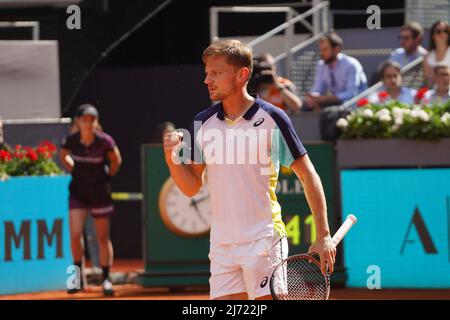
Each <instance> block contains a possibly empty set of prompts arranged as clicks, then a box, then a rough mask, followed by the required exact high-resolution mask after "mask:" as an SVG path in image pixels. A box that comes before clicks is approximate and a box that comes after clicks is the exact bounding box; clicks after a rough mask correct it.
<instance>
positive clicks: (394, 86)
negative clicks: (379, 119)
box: [369, 60, 417, 104]
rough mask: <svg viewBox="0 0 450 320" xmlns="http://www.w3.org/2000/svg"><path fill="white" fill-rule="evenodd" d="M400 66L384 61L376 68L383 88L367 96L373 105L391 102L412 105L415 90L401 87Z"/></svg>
mask: <svg viewBox="0 0 450 320" xmlns="http://www.w3.org/2000/svg"><path fill="white" fill-rule="evenodd" d="M400 70H401V66H400V65H399V64H398V63H397V62H394V61H389V60H388V61H385V62H383V63H382V64H381V65H380V67H379V68H378V74H379V77H380V80H381V81H383V86H382V87H381V88H380V90H379V91H378V92H376V93H374V94H372V95H370V96H369V102H370V103H373V104H385V103H388V102H392V101H398V102H402V103H408V104H413V103H414V97H415V95H416V92H417V91H416V90H414V89H410V88H407V87H402V74H401V72H400Z"/></svg>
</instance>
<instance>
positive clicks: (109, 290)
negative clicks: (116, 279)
mask: <svg viewBox="0 0 450 320" xmlns="http://www.w3.org/2000/svg"><path fill="white" fill-rule="evenodd" d="M102 287H103V294H104V295H105V296H112V295H114V290H113V286H112V283H111V281H109V280H105V281H103V283H102Z"/></svg>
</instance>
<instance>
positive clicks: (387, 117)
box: [378, 114, 392, 122]
mask: <svg viewBox="0 0 450 320" xmlns="http://www.w3.org/2000/svg"><path fill="white" fill-rule="evenodd" d="M378 119H380V121H381V122H390V121H391V120H392V118H391V116H390V115H389V114H381V115H379V116H378Z"/></svg>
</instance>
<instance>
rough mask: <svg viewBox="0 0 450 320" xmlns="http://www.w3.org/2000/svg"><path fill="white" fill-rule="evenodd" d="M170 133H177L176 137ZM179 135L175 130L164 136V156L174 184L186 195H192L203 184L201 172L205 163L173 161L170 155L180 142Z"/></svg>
mask: <svg viewBox="0 0 450 320" xmlns="http://www.w3.org/2000/svg"><path fill="white" fill-rule="evenodd" d="M172 135H177V139H172ZM180 137H181V135H180V133H175V132H169V133H167V134H166V135H165V136H164V141H163V143H164V157H165V159H166V163H167V166H168V167H169V171H170V175H171V176H172V179H173V181H174V182H175V184H176V185H177V186H178V188H179V189H180V190H181V192H183V193H184V194H185V195H186V196H188V197H193V196H194V195H196V194H197V192H198V191H199V190H200V188H201V187H202V185H203V172H204V171H205V168H206V165H205V164H194V163H192V164H183V163H179V164H178V163H174V162H173V158H172V156H173V153H175V152H176V150H177V148H178V146H179V144H180V143H181V139H180Z"/></svg>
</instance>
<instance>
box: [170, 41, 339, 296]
mask: <svg viewBox="0 0 450 320" xmlns="http://www.w3.org/2000/svg"><path fill="white" fill-rule="evenodd" d="M252 61H253V56H252V52H251V49H250V48H249V47H247V46H246V45H245V44H243V43H241V42H240V41H238V40H225V41H217V42H214V43H213V44H211V45H210V46H209V47H208V48H207V49H206V50H205V51H204V53H203V62H204V64H205V72H206V78H205V80H204V83H205V84H206V85H207V87H208V91H209V97H210V99H211V100H213V101H220V102H219V103H217V104H215V105H214V106H212V107H209V108H207V109H206V110H204V111H202V112H200V113H199V114H197V115H196V116H195V118H194V121H193V123H192V127H191V130H190V131H189V132H187V131H185V132H180V131H178V132H175V133H167V134H166V136H165V137H164V153H165V159H166V162H167V165H168V167H169V170H170V174H171V176H172V179H173V180H174V181H175V183H176V184H177V186H178V187H179V188H180V190H181V191H182V192H183V193H184V194H186V195H187V196H189V197H192V196H194V195H195V194H196V193H197V192H198V191H199V189H200V188H201V186H202V184H203V181H204V172H205V169H206V172H207V176H208V188H209V192H210V201H211V212H212V213H211V233H210V252H209V259H210V261H211V266H210V270H211V277H210V280H209V281H210V298H211V299H222V300H225V299H226V300H231V299H239V300H242V299H248V298H249V299H271V295H270V288H269V284H268V282H269V277H270V276H271V273H272V271H273V270H274V268H275V266H276V264H277V263H278V262H280V261H281V260H282V259H284V258H286V257H287V254H288V246H287V239H286V228H285V225H284V223H283V221H282V219H281V208H280V205H279V203H278V202H277V197H276V195H275V190H276V184H277V180H278V172H279V169H280V165H284V166H287V167H290V168H292V170H293V171H294V172H295V173H296V175H297V176H298V178H299V179H300V181H301V183H302V185H303V187H304V190H305V194H306V198H307V200H308V203H309V206H310V208H311V211H312V214H313V217H314V223H315V226H316V230H317V239H316V241H315V242H314V243H313V244H312V245H311V247H310V251H314V252H316V253H318V254H319V256H320V260H321V269H322V272H325V270H326V267H328V268H329V271H330V272H333V267H334V262H335V255H336V248H335V245H334V243H333V241H332V239H331V237H330V230H329V227H328V221H327V208H326V202H325V196H324V191H323V188H322V184H321V180H320V178H319V176H318V174H317V173H316V171H315V169H314V167H313V165H312V163H311V161H310V159H309V157H308V154H307V152H306V150H305V148H304V146H303V145H302V143H301V141H300V139H299V137H298V136H297V134H296V132H295V130H294V128H293V126H292V123H291V120H290V119H289V118H288V116H287V115H286V113H285V112H284V111H283V110H281V109H280V108H277V107H275V106H274V105H272V104H270V103H268V102H266V101H264V100H262V99H260V98H259V97H257V96H251V95H249V94H248V92H247V83H248V81H249V79H250V76H251V74H252V68H253V65H252ZM188 136H190V137H188ZM181 150H183V152H181ZM187 151H189V152H187ZM179 154H187V156H188V157H187V159H186V158H185V159H183V158H180V157H179V156H178V155H179ZM180 159H181V161H180Z"/></svg>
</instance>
